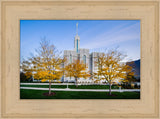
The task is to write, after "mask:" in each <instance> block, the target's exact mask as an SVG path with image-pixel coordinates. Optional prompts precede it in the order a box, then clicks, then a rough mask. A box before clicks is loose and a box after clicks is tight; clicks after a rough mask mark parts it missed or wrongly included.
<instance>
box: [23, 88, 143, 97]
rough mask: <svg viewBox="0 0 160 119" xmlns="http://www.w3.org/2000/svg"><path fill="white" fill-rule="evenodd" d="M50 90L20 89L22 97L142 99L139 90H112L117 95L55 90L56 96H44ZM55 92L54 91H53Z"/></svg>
mask: <svg viewBox="0 0 160 119" xmlns="http://www.w3.org/2000/svg"><path fill="white" fill-rule="evenodd" d="M46 92H48V91H42V90H28V89H20V98H21V99H140V93H139V92H121V93H120V92H112V94H114V95H116V96H109V95H107V93H108V92H78V91H54V92H56V95H54V96H44V95H43V93H46ZM52 92H53V91H52Z"/></svg>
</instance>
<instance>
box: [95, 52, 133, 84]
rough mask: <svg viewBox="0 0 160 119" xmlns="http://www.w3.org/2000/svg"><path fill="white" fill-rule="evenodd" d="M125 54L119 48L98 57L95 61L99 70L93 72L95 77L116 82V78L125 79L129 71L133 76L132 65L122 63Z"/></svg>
mask: <svg viewBox="0 0 160 119" xmlns="http://www.w3.org/2000/svg"><path fill="white" fill-rule="evenodd" d="M125 56H126V55H123V54H122V53H120V52H118V51H117V50H116V51H114V50H113V51H109V52H108V53H106V54H104V53H103V54H102V55H100V56H99V57H97V60H96V62H95V63H96V66H98V71H97V72H96V73H93V76H94V78H95V79H97V80H104V79H106V80H107V81H108V82H114V81H115V80H116V79H125V78H126V77H127V74H128V73H129V72H130V74H132V76H133V75H134V73H133V72H132V67H130V66H128V65H126V64H125V63H122V60H123V58H124V57H125Z"/></svg>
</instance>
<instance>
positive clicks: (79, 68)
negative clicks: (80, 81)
mask: <svg viewBox="0 0 160 119" xmlns="http://www.w3.org/2000/svg"><path fill="white" fill-rule="evenodd" d="M86 70H87V67H86V64H84V63H83V62H80V60H74V61H73V62H72V63H70V64H68V65H66V66H65V68H64V72H65V76H66V77H75V78H88V77H90V74H89V72H87V71H86Z"/></svg>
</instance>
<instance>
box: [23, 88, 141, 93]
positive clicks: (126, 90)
mask: <svg viewBox="0 0 160 119" xmlns="http://www.w3.org/2000/svg"><path fill="white" fill-rule="evenodd" d="M20 89H31V90H49V88H34V87H20ZM51 90H53V91H89V92H109V89H69V88H68V89H67V88H51ZM135 91H136V92H140V89H121V90H120V89H112V92H135Z"/></svg>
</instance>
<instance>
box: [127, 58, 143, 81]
mask: <svg viewBox="0 0 160 119" xmlns="http://www.w3.org/2000/svg"><path fill="white" fill-rule="evenodd" d="M140 62H141V61H140V59H139V60H135V61H131V62H127V65H129V66H131V67H132V68H133V71H134V73H135V75H136V76H135V77H136V78H137V79H140Z"/></svg>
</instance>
